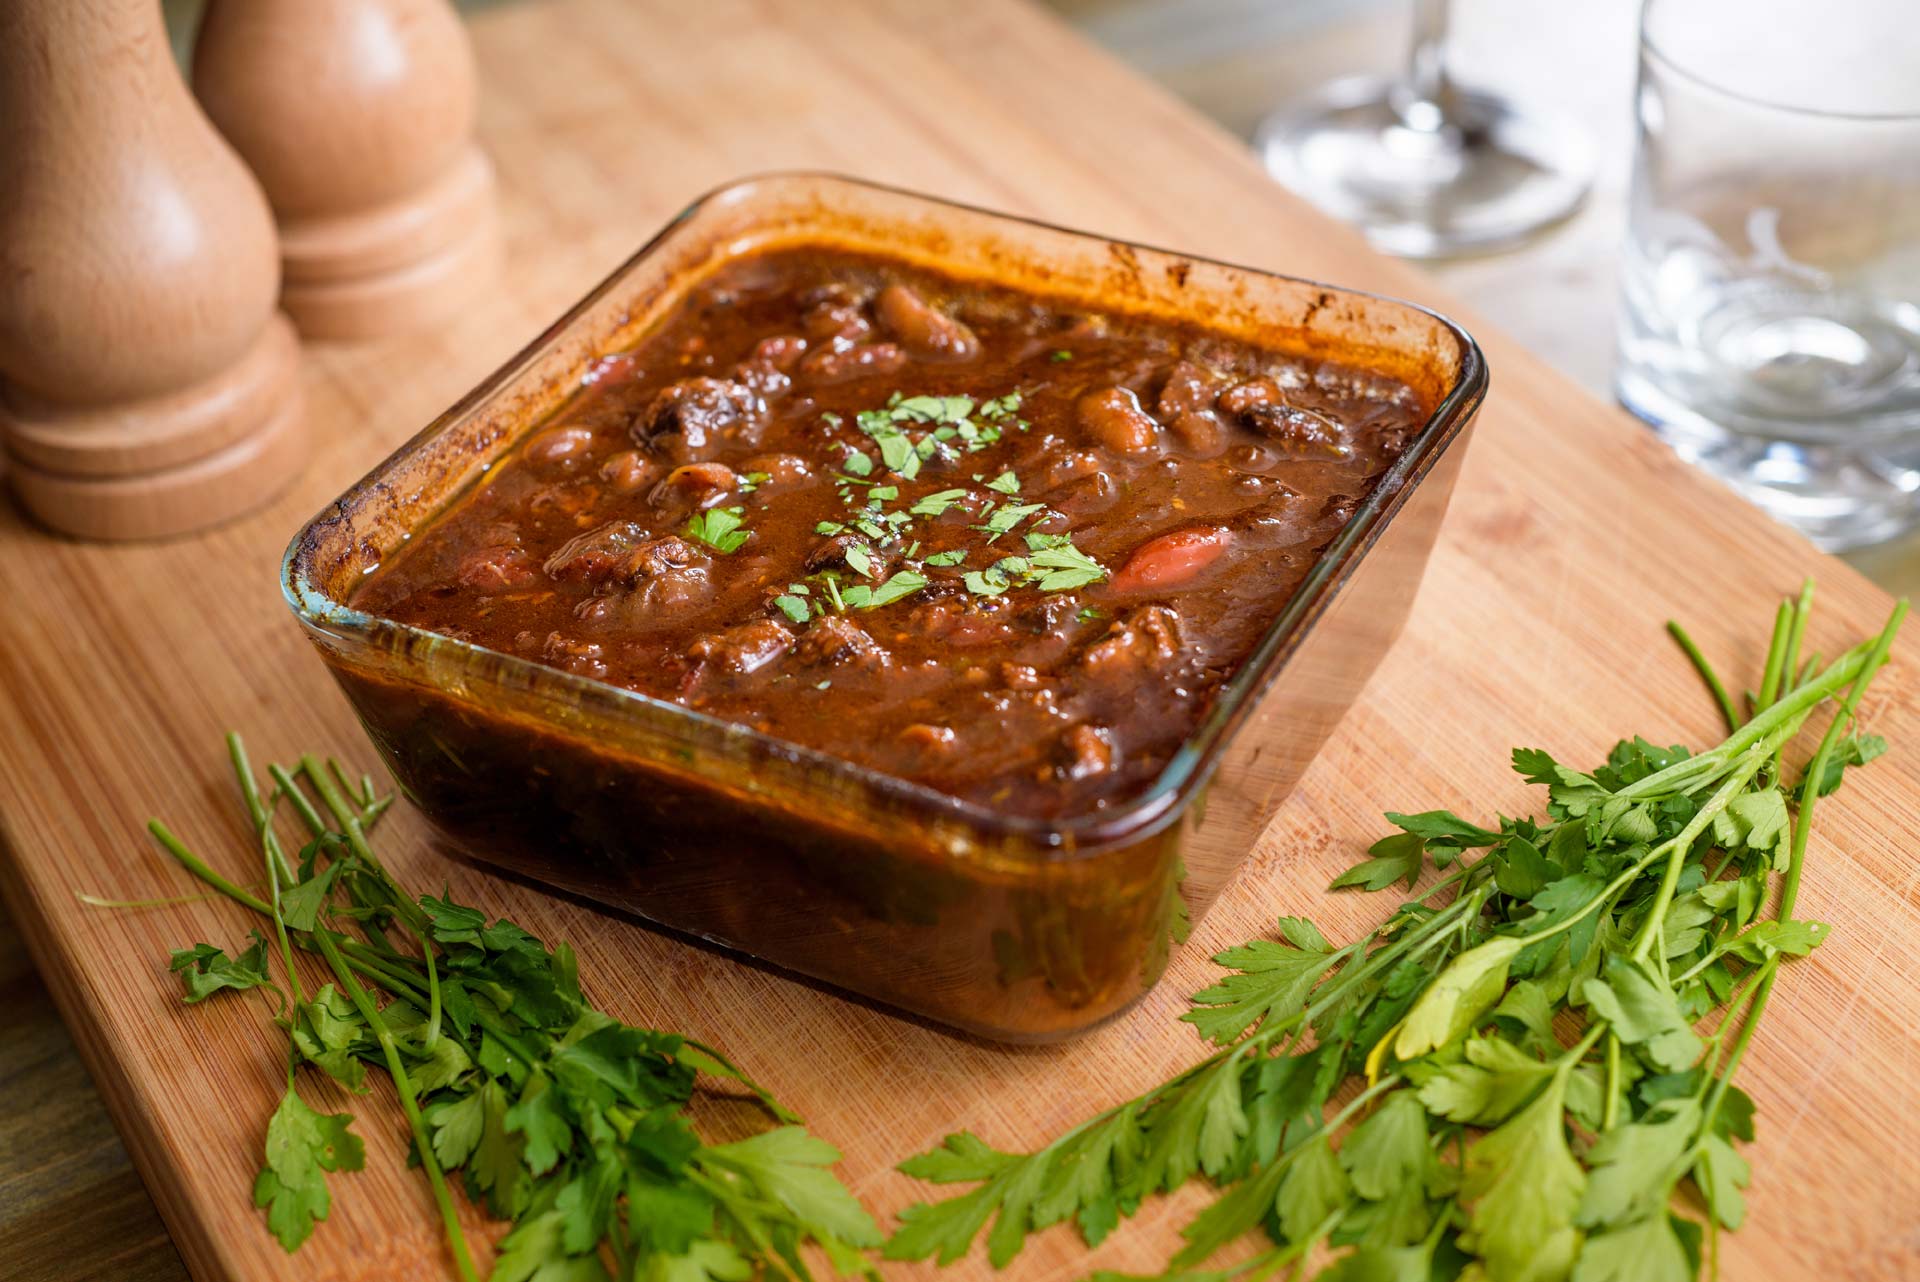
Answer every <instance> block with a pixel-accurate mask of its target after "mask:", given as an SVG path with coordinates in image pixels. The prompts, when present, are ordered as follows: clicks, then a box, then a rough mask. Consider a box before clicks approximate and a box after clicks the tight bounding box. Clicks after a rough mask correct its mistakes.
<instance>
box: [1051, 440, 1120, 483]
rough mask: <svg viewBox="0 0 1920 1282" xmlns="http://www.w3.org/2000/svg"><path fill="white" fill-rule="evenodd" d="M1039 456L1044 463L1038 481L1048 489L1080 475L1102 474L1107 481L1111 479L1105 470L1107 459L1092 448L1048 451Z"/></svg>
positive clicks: (1076, 478)
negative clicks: (1063, 451) (1059, 451)
mask: <svg viewBox="0 0 1920 1282" xmlns="http://www.w3.org/2000/svg"><path fill="white" fill-rule="evenodd" d="M1041 458H1042V459H1043V460H1044V461H1045V465H1044V469H1043V470H1042V471H1041V473H1040V483H1041V485H1042V486H1043V487H1044V488H1045V489H1046V490H1048V491H1052V490H1056V489H1059V488H1061V487H1063V486H1065V485H1067V484H1068V483H1069V482H1072V481H1077V480H1080V479H1081V478H1082V477H1088V476H1104V477H1106V478H1107V480H1108V481H1109V482H1111V481H1112V480H1113V478H1112V476H1110V475H1108V473H1107V471H1106V466H1107V461H1106V460H1105V459H1103V458H1101V457H1100V456H1099V455H1098V454H1097V453H1095V452H1094V451H1092V450H1068V451H1067V452H1065V453H1054V452H1052V451H1048V452H1047V453H1046V454H1043V455H1041Z"/></svg>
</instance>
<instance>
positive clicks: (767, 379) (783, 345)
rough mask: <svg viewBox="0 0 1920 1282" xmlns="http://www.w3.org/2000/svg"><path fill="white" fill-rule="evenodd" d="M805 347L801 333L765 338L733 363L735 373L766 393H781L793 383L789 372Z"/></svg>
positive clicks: (757, 390) (773, 395) (750, 385)
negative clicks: (742, 357)
mask: <svg viewBox="0 0 1920 1282" xmlns="http://www.w3.org/2000/svg"><path fill="white" fill-rule="evenodd" d="M806 350H807V340H806V339H804V338H802V337H800V336H799V335H798V334H782V335H779V336H777V337H774V338H763V339H761V340H760V341H759V342H758V343H756V344H754V348H753V354H752V355H750V356H748V357H747V359H746V360H744V361H741V362H740V363H739V364H738V365H736V366H735V367H734V370H733V377H734V379H735V381H737V382H740V383H744V384H746V385H747V386H748V387H751V388H752V389H753V390H754V391H756V392H758V393H759V394H760V395H761V396H763V397H768V398H771V397H776V396H779V395H780V394H781V393H782V392H784V391H786V390H787V389H788V388H789V387H791V386H793V379H791V378H790V377H788V375H789V374H790V373H791V372H792V370H793V367H794V365H795V364H796V363H798V361H799V360H800V357H801V356H802V355H804V354H805V352H806Z"/></svg>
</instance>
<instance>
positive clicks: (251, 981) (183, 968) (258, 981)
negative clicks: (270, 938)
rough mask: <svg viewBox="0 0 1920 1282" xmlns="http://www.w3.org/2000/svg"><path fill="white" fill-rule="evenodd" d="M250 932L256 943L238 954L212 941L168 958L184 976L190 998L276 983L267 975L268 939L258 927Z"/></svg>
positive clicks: (173, 968)
mask: <svg viewBox="0 0 1920 1282" xmlns="http://www.w3.org/2000/svg"><path fill="white" fill-rule="evenodd" d="M248 934H249V937H250V938H251V939H252V940H253V943H252V945H251V946H249V947H248V948H247V949H246V950H245V951H244V952H242V953H240V954H239V955H238V956H236V957H229V956H227V954H226V953H225V952H224V951H223V950H221V949H218V948H215V947H214V946H213V945H211V944H195V945H194V946H193V947H192V948H183V949H180V950H179V951H178V952H175V953H174V954H173V955H172V957H171V958H169V959H168V962H167V969H169V970H171V971H173V972H174V973H175V974H176V975H178V976H180V982H181V983H182V984H184V985H185V986H186V991H187V995H186V1000H187V1001H189V1002H202V1001H205V1000H206V999H207V998H209V997H211V996H213V995H214V994H215V993H218V992H221V991H223V990H231V991H233V992H245V991H246V990H247V989H249V988H268V987H272V986H273V984H272V981H271V980H269V979H268V978H267V941H266V940H265V939H264V938H262V937H261V935H260V932H259V931H257V930H255V931H250V932H248Z"/></svg>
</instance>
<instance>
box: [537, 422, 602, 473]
mask: <svg viewBox="0 0 1920 1282" xmlns="http://www.w3.org/2000/svg"><path fill="white" fill-rule="evenodd" d="M592 448H593V432H592V431H591V430H589V429H588V428H584V427H576V426H565V425H563V426H559V427H549V428H547V429H545V430H544V431H540V432H535V433H534V434H533V437H532V439H531V440H529V441H528V442H527V443H526V446H525V447H524V448H523V449H522V451H521V453H522V454H523V455H524V456H525V457H526V460H527V462H528V463H530V464H532V465H533V466H534V467H537V468H539V469H541V470H542V471H547V472H552V471H557V470H561V469H564V468H567V467H569V466H578V465H579V463H580V460H581V459H582V458H583V457H585V455H586V454H587V452H588V451H589V450H591V449H592Z"/></svg>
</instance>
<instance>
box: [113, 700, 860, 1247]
mask: <svg viewBox="0 0 1920 1282" xmlns="http://www.w3.org/2000/svg"><path fill="white" fill-rule="evenodd" d="M228 748H229V753H230V756H231V758H232V762H233V768H234V772H235V776H236V778H237V779H238V781H239V784H240V792H241V798H242V800H243V801H244V802H245V804H246V807H247V811H248V814H249V816H250V818H251V820H252V823H253V827H254V831H255V833H256V835H257V838H258V842H259V847H260V854H261V860H262V864H263V868H264V875H265V886H266V896H265V897H264V898H262V897H260V896H258V895H255V894H253V893H252V892H251V891H249V890H247V889H244V888H242V887H241V886H239V885H237V884H235V883H234V882H233V881H231V880H229V879H228V878H226V877H224V876H222V875H221V874H220V873H218V872H216V871H215V870H214V869H213V867H212V866H211V865H209V864H208V863H207V862H206V861H205V860H204V859H202V858H201V857H200V856H199V855H197V854H195V853H194V852H193V851H192V850H191V849H189V848H188V847H187V846H186V845H185V844H184V843H183V842H182V841H181V840H180V839H179V838H178V837H176V836H175V835H174V834H173V833H172V832H171V831H170V830H169V829H168V828H167V827H166V826H165V825H164V824H162V823H161V822H160V821H158V820H155V821H153V823H152V824H150V825H149V827H150V830H151V831H152V833H153V835H154V837H155V838H156V840H158V841H159V842H160V844H161V845H162V846H163V847H164V848H165V849H166V850H168V851H169V852H170V853H171V854H172V855H173V856H174V857H175V858H176V859H177V860H178V861H179V862H180V863H181V864H182V865H183V866H184V867H185V868H186V869H187V870H188V871H190V872H192V873H193V874H194V875H195V876H197V877H199V878H200V879H201V880H202V881H205V882H206V883H207V884H209V885H211V886H212V887H213V888H214V889H215V890H216V891H218V892H220V893H221V894H224V895H225V896H227V897H228V898H230V899H232V900H234V901H235V902H236V903H239V904H241V905H243V906H245V907H247V908H249V909H252V910H253V911H254V912H256V913H258V914H259V915H260V916H261V917H263V918H264V919H266V921H267V923H268V924H269V926H270V928H271V930H272V936H271V938H270V939H269V938H267V937H263V936H262V935H261V934H260V933H259V932H257V931H256V932H254V933H253V935H252V936H251V938H252V939H253V941H254V942H253V943H252V945H251V946H249V947H248V948H246V949H245V950H243V951H241V952H240V953H239V954H237V955H233V956H229V955H228V954H227V953H225V952H224V951H223V950H221V949H218V948H214V947H212V946H210V945H207V944H195V945H194V946H193V947H191V948H188V949H183V950H181V951H179V952H176V953H175V954H173V957H172V961H171V968H172V969H173V970H174V971H175V972H176V973H178V974H179V975H180V976H181V979H182V982H183V984H184V987H185V990H186V1000H188V1001H189V1002H196V1001H200V1000H203V999H206V998H208V997H211V996H213V995H215V994H217V993H220V992H225V991H239V992H244V991H248V990H250V989H260V990H263V991H265V992H267V993H269V994H270V995H271V996H272V997H273V998H274V1001H275V1018H276V1022H277V1023H279V1025H280V1026H281V1028H283V1029H284V1030H285V1031H286V1033H287V1036H288V1059H287V1087H286V1092H285V1094H284V1096H283V1097H282V1099H281V1102H280V1105H279V1107H278V1108H277V1109H276V1110H275V1112H274V1114H273V1116H272V1118H271V1119H269V1121H268V1123H267V1128H266V1161H265V1165H264V1167H263V1168H262V1170H261V1172H260V1175H259V1178H258V1180H257V1181H256V1183H255V1187H254V1200H255V1202H256V1203H257V1204H258V1205H259V1206H260V1207H261V1208H263V1209H264V1210H265V1211H266V1213H267V1224H268V1227H269V1228H270V1229H271V1230H272V1231H273V1233H274V1235H275V1236H276V1237H277V1238H278V1239H279V1240H280V1243H281V1245H282V1246H283V1247H285V1248H286V1249H287V1250H288V1251H293V1250H295V1249H297V1248H298V1247H299V1246H300V1245H301V1244H302V1243H303V1242H305V1241H306V1239H307V1238H308V1237H309V1236H310V1235H311V1234H312V1232H313V1230H314V1226H315V1225H316V1223H317V1222H319V1221H321V1220H325V1219H326V1218H327V1217H328V1215H329V1213H330V1211H331V1196H330V1194H329V1192H328V1189H327V1181H326V1177H327V1175H329V1174H331V1173H335V1172H339V1171H352V1170H358V1169H360V1167H361V1166H362V1164H363V1162H364V1157H365V1154H364V1150H363V1147H362V1145H361V1142H360V1140H359V1138H358V1137H357V1136H355V1135H354V1134H353V1133H352V1131H351V1129H350V1126H351V1123H352V1121H353V1119H352V1118H351V1117H350V1116H349V1115H347V1114H344V1113H337V1114H325V1113H320V1112H317V1111H316V1110H314V1109H313V1108H311V1107H310V1106H309V1105H308V1104H307V1103H306V1102H305V1101H304V1100H303V1099H302V1098H301V1096H300V1093H299V1090H298V1088H297V1070H298V1069H299V1068H301V1067H302V1066H303V1065H311V1066H312V1067H314V1068H317V1069H319V1070H320V1071H321V1072H324V1073H326V1074H327V1075H328V1076H330V1077H333V1078H335V1079H336V1080H337V1081H339V1082H340V1083H341V1084H342V1085H343V1086H345V1087H346V1088H347V1089H349V1090H352V1091H363V1090H365V1089H366V1086H365V1077H366V1066H367V1065H368V1064H373V1065H375V1066H376V1067H379V1068H383V1069H385V1071H386V1072H387V1074H388V1076H389V1077H390V1078H391V1080H392V1082H393V1086H394V1090H395V1093H396V1095H397V1096H398V1097H399V1102H400V1108H401V1112H402V1114H403V1116H404V1118H405V1121H406V1125H407V1127H408V1130H409V1132H410V1133H411V1136H412V1147H413V1153H414V1156H415V1157H416V1158H417V1159H418V1160H419V1162H420V1165H421V1167H422V1168H423V1170H424V1171H425V1173H426V1175H427V1178H428V1181H429V1183H430V1185H431V1187H432V1190H433V1195H434V1200H435V1203H436V1205H437V1207H438V1210H439V1214H440V1217H441V1220H442V1225H443V1229H444V1231H445V1236H446V1240H447V1245H448V1250H449V1252H450V1254H451V1256H452V1261H453V1265H454V1268H455V1270H456V1272H457V1273H458V1275H459V1276H460V1277H461V1278H463V1279H467V1280H468V1282H477V1279H478V1277H479V1274H478V1273H477V1271H476V1270H475V1267H474V1263H473V1259H472V1255H471V1253H470V1252H469V1250H468V1246H467V1242H466V1239H465V1236H464V1234H463V1233H462V1232H461V1229H460V1224H459V1219H458V1216H457V1213H456V1210H455V1207H454V1203H453V1198H452V1195H451V1192H450V1185H449V1181H448V1176H449V1175H457V1176H459V1177H460V1179H461V1182H462V1184H463V1185H464V1187H465V1190H466V1192H467V1195H468V1196H469V1197H470V1198H471V1199H473V1200H474V1201H476V1202H481V1203H484V1204H485V1205H486V1207H487V1208H488V1209H489V1210H490V1211H491V1212H492V1213H493V1214H494V1215H496V1216H499V1217H501V1218H503V1219H508V1220H511V1221H512V1222H513V1226H512V1228H511V1230H510V1231H509V1232H508V1233H507V1234H506V1236H505V1237H504V1238H502V1239H501V1241H500V1244H499V1248H498V1251H497V1253H496V1256H495V1259H494V1264H493V1269H492V1273H491V1278H492V1282H612V1280H614V1279H618V1280H619V1282H740V1280H741V1279H746V1278H749V1277H756V1276H771V1277H775V1278H781V1279H786V1280H787V1282H811V1275H810V1272H809V1269H808V1266H807V1264H806V1262H805V1260H804V1258H803V1255H802V1248H806V1247H815V1248H818V1249H819V1250H820V1252H821V1253H822V1254H824V1255H825V1257H826V1258H827V1260H828V1261H829V1262H830V1264H831V1265H832V1267H833V1269H834V1270H835V1271H836V1272H837V1273H839V1274H842V1275H848V1276H851V1275H861V1276H869V1277H871V1276H874V1275H875V1274H874V1269H873V1265H872V1263H871V1261H870V1260H869V1259H868V1258H867V1256H866V1251H867V1249H869V1248H871V1247H874V1246H876V1245H878V1244H879V1242H880V1236H881V1235H880V1232H879V1229H878V1227H877V1226H876V1225H875V1224H874V1222H873V1220H872V1218H871V1217H870V1216H868V1214H867V1213H866V1211H864V1210H863V1209H862V1208H861V1206H860V1204H859V1203H858V1202H857V1201H856V1200H855V1199H854V1197H853V1196H852V1194H850V1193H849V1192H848V1191H847V1190H846V1188H845V1187H844V1186H842V1185H841V1184H840V1183H839V1181H838V1180H837V1179H836V1178H835V1177H834V1175H833V1173H832V1170H831V1167H832V1166H833V1164H834V1163H835V1162H837V1161H838V1160H839V1156H840V1155H839V1154H838V1153H837V1152H836V1151H835V1150H834V1149H833V1147H832V1146H831V1145H829V1144H827V1143H825V1142H824V1141H822V1140H820V1139H819V1138H817V1137H815V1136H814V1135H812V1134H810V1133H809V1132H808V1131H807V1130H806V1129H805V1128H803V1127H802V1126H801V1125H799V1119H798V1118H796V1117H795V1116H794V1115H793V1114H792V1113H791V1112H789V1111H788V1110H787V1109H786V1108H784V1107H783V1106H782V1105H781V1104H780V1103H779V1102H778V1101H777V1100H775V1099H774V1098H773V1097H772V1096H771V1095H770V1094H768V1093H767V1091H766V1090H764V1089H763V1088H762V1087H760V1086H758V1085H756V1084H755V1083H754V1082H752V1081H751V1080H750V1079H748V1078H747V1077H746V1076H745V1075H744V1074H743V1073H741V1071H740V1070H739V1069H738V1068H736V1067H734V1065H733V1064H731V1063H730V1062H729V1061H728V1060H727V1059H726V1058H725V1057H724V1056H722V1055H721V1054H720V1053H719V1052H718V1051H716V1050H714V1049H713V1048H711V1047H708V1046H704V1045H702V1044H701V1043H699V1042H697V1041H693V1040H691V1039H689V1038H686V1037H684V1036H681V1035H679V1034H676V1033H665V1032H659V1031H656V1030H653V1029H645V1028H636V1027H633V1026H630V1025H627V1024H624V1023H622V1022H620V1021H619V1020H617V1019H615V1018H613V1017H612V1016H610V1015H607V1014H605V1013H604V1012H602V1011H600V1010H597V1009H595V1008H594V1006H593V1005H592V1004H591V1003H590V1002H589V1001H588V1000H587V998H586V997H585V996H584V995H583V993H582V991H581V988H580V982H579V975H578V962H577V960H576V959H575V957H574V954H573V951H572V950H571V949H570V948H568V947H567V945H565V944H558V945H555V946H553V947H551V948H549V947H548V946H547V945H546V944H545V943H543V942H541V941H540V940H538V939H536V938H534V937H533V936H532V935H530V934H528V933H527V932H526V931H524V930H522V929H521V928H520V927H518V926H516V925H514V924H513V923H512V922H509V921H504V920H491V921H490V920H489V919H488V917H487V915H486V914H485V913H483V912H481V911H480V910H479V909H477V908H473V907H470V906H467V905H464V904H459V903H455V902H454V901H453V900H452V899H450V898H448V897H446V896H445V895H444V894H443V895H442V896H441V897H439V898H436V897H434V896H432V895H422V896H418V897H415V896H413V895H411V894H409V893H408V892H406V891H404V890H402V889H401V887H400V886H399V885H398V884H397V883H396V882H395V881H394V880H393V878H392V877H391V876H390V875H389V873H388V872H387V870H386V868H385V867H384V865H382V863H381V862H380V860H379V858H378V857H377V856H376V854H375V853H374V850H373V848H372V845H371V842H370V833H371V831H372V829H373V828H374V826H375V824H376V823H377V821H378V820H379V818H380V816H381V814H382V813H383V812H384V811H385V809H386V807H387V805H388V803H389V800H390V799H389V798H383V797H376V796H375V794H374V788H373V782H372V780H371V779H370V778H363V779H362V780H361V781H360V782H359V784H358V785H357V786H356V785H354V784H352V783H350V782H349V781H348V780H347V778H346V777H345V775H344V774H343V773H342V772H341V771H340V770H339V769H338V767H337V766H334V765H332V764H331V763H327V764H324V765H323V764H322V763H321V762H320V761H318V760H317V759H315V758H313V757H303V758H301V760H300V762H299V763H298V764H297V765H296V766H295V767H293V768H292V769H287V768H284V767H281V766H277V765H276V766H271V767H269V768H268V776H269V778H270V779H271V781H272V785H273V786H272V789H271V791H270V792H266V793H263V791H262V789H261V787H260V784H259V781H258V778H257V777H256V775H255V774H254V771H253V769H252V766H251V765H250V763H249V762H248V760H247V755H246V752H245V750H244V748H243V747H242V745H241V743H240V740H239V737H238V736H229V737H228ZM287 810H291V811H292V812H293V813H294V815H295V816H296V817H297V819H298V821H299V824H300V826H301V827H302V828H303V829H304V831H305V838H306V839H305V844H304V845H301V846H300V847H299V848H298V850H297V854H296V855H295V856H294V857H293V858H289V853H290V847H288V846H286V845H283V844H282V840H281V835H280V830H279V824H278V821H279V819H280V817H281V816H282V814H283V813H284V812H285V811H287ZM296 948H298V949H303V950H306V951H309V952H313V953H316V954H318V955H319V956H320V957H321V958H323V959H324V961H325V963H326V967H327V970H328V972H329V973H330V974H331V976H332V978H331V980H330V981H329V982H328V983H326V984H325V985H323V986H322V987H321V988H319V989H317V990H315V991H313V992H312V993H308V992H306V991H305V990H304V988H303V986H302V984H301V981H300V976H299V971H298V968H297V967H296V966H295V965H294V957H293V954H294V950H295V949H296ZM276 951H277V953H278V955H279V960H280V966H281V970H282V972H283V974H284V979H285V985H286V987H285V988H284V989H282V988H281V986H280V983H279V982H277V981H276V980H275V979H274V978H273V976H272V970H273V966H272V961H271V956H272V954H273V953H274V952H276ZM375 993H379V994H382V995H384V1002H382V1001H380V1000H377V999H376V997H375ZM701 1076H706V1077H709V1078H717V1079H724V1080H728V1081H731V1082H734V1083H736V1084H737V1085H738V1086H740V1087H742V1088H744V1089H745V1090H747V1091H749V1092H750V1093H751V1094H752V1095H753V1096H754V1098H755V1099H756V1100H758V1102H759V1103H760V1105H761V1106H762V1107H764V1109H765V1110H766V1112H767V1113H768V1115H769V1116H770V1117H771V1118H772V1119H773V1120H774V1122H775V1123H777V1125H775V1126H774V1127H772V1128H771V1129H769V1130H765V1131H762V1132H761V1133H759V1134H756V1135H753V1136H750V1137H749V1138H747V1139H744V1140H739V1141H737V1142H734V1143H730V1144H708V1143H706V1142H705V1141H703V1140H702V1139H701V1138H700V1136H699V1135H698V1134H697V1133H696V1132H695V1130H694V1127H693V1125H692V1122H691V1120H690V1118H689V1115H688V1112H687V1106H688V1104H689V1102H690V1101H691V1099H692V1096H693V1093H694V1090H695V1086H696V1083H697V1081H698V1079H699V1078H700V1077H701Z"/></svg>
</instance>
